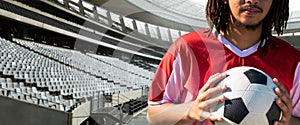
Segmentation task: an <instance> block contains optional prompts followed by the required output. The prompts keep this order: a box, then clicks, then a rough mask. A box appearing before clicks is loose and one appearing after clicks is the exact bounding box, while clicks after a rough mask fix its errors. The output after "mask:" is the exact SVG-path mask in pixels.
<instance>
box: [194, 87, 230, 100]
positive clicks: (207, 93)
mask: <svg viewBox="0 0 300 125" xmlns="http://www.w3.org/2000/svg"><path fill="white" fill-rule="evenodd" d="M226 89H227V86H222V87H221V86H219V87H214V88H210V89H208V90H207V91H205V92H204V93H199V94H200V95H198V97H197V100H198V101H205V100H206V99H209V98H211V97H214V96H216V95H218V94H220V93H222V92H224V91H225V90H226Z"/></svg>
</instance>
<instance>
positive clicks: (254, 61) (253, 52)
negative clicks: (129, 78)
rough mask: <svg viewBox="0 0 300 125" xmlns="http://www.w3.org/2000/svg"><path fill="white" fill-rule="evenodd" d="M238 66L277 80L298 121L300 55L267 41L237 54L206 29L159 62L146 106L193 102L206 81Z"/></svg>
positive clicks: (276, 41)
mask: <svg viewBox="0 0 300 125" xmlns="http://www.w3.org/2000/svg"><path fill="white" fill-rule="evenodd" d="M238 66H251V67H255V68H258V69H260V70H262V71H264V72H265V73H267V74H268V75H269V76H270V77H271V78H277V79H278V80H279V81H280V82H281V83H282V84H283V85H284V86H285V87H286V88H287V90H288V91H289V92H290V96H291V98H292V100H293V103H292V105H293V115H294V116H297V117H300V52H299V51H298V50H297V49H295V48H294V47H292V46H291V45H290V44H288V43H287V42H285V41H283V40H281V39H279V38H275V37H271V38H269V39H267V40H263V41H260V42H258V43H257V44H255V45H253V46H252V47H250V48H248V49H246V50H242V51H241V50H239V49H238V48H236V47H235V46H234V45H233V44H231V43H230V42H229V41H227V40H226V39H225V38H224V37H223V36H221V35H220V34H214V32H209V31H208V29H204V30H200V31H196V32H191V33H189V34H186V35H184V36H182V37H180V38H179V39H177V40H176V41H175V42H174V43H173V44H172V46H171V47H170V48H169V50H168V52H167V53H166V54H165V56H164V57H163V59H162V61H161V62H160V64H159V66H158V68H157V71H156V74H155V76H154V78H153V81H152V84H151V87H150V91H149V96H148V99H149V101H148V103H149V104H161V103H166V102H171V103H177V104H178V103H184V102H190V101H193V100H195V99H196V97H197V95H198V91H199V90H200V89H201V87H202V86H203V85H204V84H205V83H206V81H207V80H208V78H209V77H210V76H211V75H213V74H215V73H217V72H224V71H226V70H228V69H231V68H233V67H238Z"/></svg>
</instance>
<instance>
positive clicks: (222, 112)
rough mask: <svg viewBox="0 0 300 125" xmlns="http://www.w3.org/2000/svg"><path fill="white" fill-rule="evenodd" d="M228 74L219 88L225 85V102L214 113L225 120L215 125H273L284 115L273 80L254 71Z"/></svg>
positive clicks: (235, 70)
mask: <svg viewBox="0 0 300 125" xmlns="http://www.w3.org/2000/svg"><path fill="white" fill-rule="evenodd" d="M226 72H227V75H228V76H227V77H226V78H225V79H223V80H222V81H220V83H219V84H218V86H224V85H226V86H227V87H228V89H227V91H226V92H224V93H223V94H224V95H225V97H226V100H225V102H222V103H219V104H217V105H216V106H215V107H213V108H212V109H211V111H212V112H213V113H214V114H216V115H218V116H221V117H222V118H223V121H222V122H214V124H215V125H271V124H273V122H274V121H277V120H280V119H281V116H282V112H281V110H280V108H279V107H278V106H277V104H276V102H275V100H276V99H277V98H278V97H277V95H276V94H275V92H274V89H275V88H276V85H275V84H274V83H273V81H272V79H271V77H270V76H268V75H267V74H266V73H264V72H263V71H261V70H259V69H256V68H253V67H247V66H242V67H236V68H232V69H230V70H228V71H226Z"/></svg>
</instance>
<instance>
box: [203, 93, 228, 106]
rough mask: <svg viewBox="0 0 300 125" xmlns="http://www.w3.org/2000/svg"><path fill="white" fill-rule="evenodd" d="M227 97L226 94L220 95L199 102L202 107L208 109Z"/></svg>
mask: <svg viewBox="0 0 300 125" xmlns="http://www.w3.org/2000/svg"><path fill="white" fill-rule="evenodd" d="M225 99H226V97H225V96H224V95H220V96H218V97H215V98H211V99H208V100H206V101H203V102H202V103H200V104H199V108H200V109H205V110H208V109H209V108H211V107H213V106H216V105H217V104H218V103H220V102H223V101H225Z"/></svg>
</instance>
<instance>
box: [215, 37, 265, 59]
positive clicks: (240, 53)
mask: <svg viewBox="0 0 300 125" xmlns="http://www.w3.org/2000/svg"><path fill="white" fill-rule="evenodd" d="M218 40H219V41H220V42H221V43H222V44H223V45H224V46H225V47H227V48H228V49H229V50H231V51H232V52H233V53H235V54H236V55H238V56H239V57H247V56H249V55H251V54H253V53H255V52H256V51H257V50H258V47H259V46H260V42H263V43H262V45H261V46H264V44H265V41H266V40H261V41H259V42H257V43H256V44H254V45H253V46H251V47H249V48H247V49H244V50H240V49H238V48H237V47H236V46H235V45H233V44H232V43H231V42H229V41H228V40H227V39H226V38H225V37H223V36H222V35H221V34H218Z"/></svg>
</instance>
